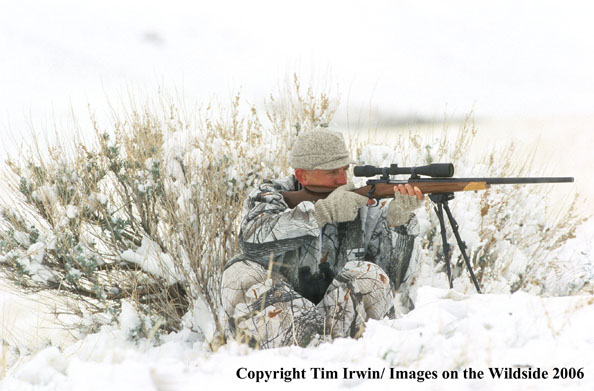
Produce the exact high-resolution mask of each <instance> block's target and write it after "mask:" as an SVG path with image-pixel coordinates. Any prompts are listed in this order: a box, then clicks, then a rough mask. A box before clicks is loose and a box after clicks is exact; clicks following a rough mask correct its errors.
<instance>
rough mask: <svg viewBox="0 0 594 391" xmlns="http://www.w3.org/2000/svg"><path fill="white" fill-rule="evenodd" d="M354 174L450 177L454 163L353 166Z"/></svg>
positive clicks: (359, 175) (365, 175)
mask: <svg viewBox="0 0 594 391" xmlns="http://www.w3.org/2000/svg"><path fill="white" fill-rule="evenodd" d="M353 172H354V174H355V176H358V177H370V176H375V175H384V176H388V175H407V174H410V175H412V176H413V177H416V176H418V175H425V176H430V177H435V178H450V177H452V176H454V165H453V164H452V163H432V164H428V165H426V166H418V167H398V164H392V165H390V167H376V166H370V165H366V166H355V168H354V170H353Z"/></svg>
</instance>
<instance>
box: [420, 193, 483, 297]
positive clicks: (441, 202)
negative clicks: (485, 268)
mask: <svg viewBox="0 0 594 391" xmlns="http://www.w3.org/2000/svg"><path fill="white" fill-rule="evenodd" d="M429 199H431V201H433V202H434V203H435V204H436V205H437V207H436V208H435V207H434V208H433V210H435V213H436V214H437V218H438V219H439V226H440V227H441V241H442V245H443V254H444V256H445V262H446V270H447V272H448V281H449V282H450V288H453V287H454V285H453V283H452V267H451V264H450V258H451V256H452V254H451V248H450V244H449V243H448V240H447V237H446V227H445V220H444V218H443V211H444V210H445V212H446V214H447V215H448V220H449V222H450V226H451V227H452V231H453V232H454V236H455V237H456V241H457V242H458V247H459V248H460V252H461V253H462V257H464V262H465V263H466V268H467V269H468V273H470V278H471V280H472V282H473V283H474V287H475V288H476V291H477V292H478V293H481V288H480V287H479V284H478V282H477V281H476V277H475V276H474V272H473V271H472V266H471V265H470V258H468V254H466V244H465V243H464V242H463V241H462V238H461V237H460V233H459V232H458V223H456V220H455V219H454V216H452V211H451V210H450V207H449V206H448V201H450V200H453V199H454V193H439V194H429Z"/></svg>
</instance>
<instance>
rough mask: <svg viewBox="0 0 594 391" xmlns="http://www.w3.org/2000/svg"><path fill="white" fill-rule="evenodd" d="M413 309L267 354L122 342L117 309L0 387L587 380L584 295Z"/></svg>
mask: <svg viewBox="0 0 594 391" xmlns="http://www.w3.org/2000/svg"><path fill="white" fill-rule="evenodd" d="M417 304H418V305H417V308H416V309H415V310H414V311H412V312H410V313H409V314H407V315H406V316H404V317H401V318H399V319H396V320H381V321H370V322H369V323H368V328H367V330H366V331H365V334H364V335H363V337H362V338H361V339H359V340H352V339H340V340H335V341H334V342H332V343H326V344H322V345H321V346H319V347H317V348H308V349H302V348H297V347H287V348H281V349H275V350H268V351H252V350H250V349H248V348H247V347H246V346H245V345H238V344H236V343H235V342H231V343H229V344H228V345H226V346H224V347H222V348H221V349H219V350H218V351H217V352H216V353H212V354H211V353H207V352H206V349H205V346H203V345H202V344H201V343H200V342H197V341H196V338H195V336H193V335H192V334H191V333H189V332H188V331H187V330H186V331H182V332H180V333H177V334H174V335H169V336H167V337H165V338H164V339H163V343H162V344H161V345H159V346H151V345H150V344H148V343H145V342H140V343H134V342H131V341H130V340H129V339H127V338H126V336H127V333H126V330H127V329H129V328H133V327H134V326H135V323H134V322H135V321H137V319H135V318H134V316H130V314H126V313H124V314H123V315H122V317H123V318H125V321H124V322H122V327H121V328H120V329H114V328H109V327H105V328H104V329H102V330H101V331H100V332H99V333H97V334H93V335H91V336H89V337H87V338H85V339H83V340H80V341H78V342H76V343H74V344H71V345H69V346H67V347H65V348H63V349H59V348H57V347H47V348H45V349H42V350H41V351H39V352H38V353H36V354H34V355H32V356H29V357H24V358H23V359H21V360H20V362H19V363H18V365H15V366H14V367H13V368H11V369H10V371H9V372H8V375H7V376H6V377H5V379H4V380H2V382H1V383H0V386H1V388H2V390H7V391H8V390H22V391H27V390H65V391H66V390H105V389H114V390H143V391H146V390H195V389H198V388H199V389H204V390H223V389H232V388H236V387H242V389H248V390H252V389H254V390H256V389H258V390H261V389H278V387H283V388H284V387H293V388H294V389H303V387H312V388H315V389H320V388H324V389H328V390H335V389H357V390H366V389H374V390H375V389H381V390H383V389H385V390H388V389H390V390H391V389H395V388H398V389H431V390H443V389H451V390H460V389H462V390H481V389H500V388H504V389H517V390H520V389H522V390H532V389H533V390H542V389H566V390H585V389H591V388H592V386H593V385H594V380H593V375H592V374H593V370H594V357H593V356H592V354H591V352H592V349H593V348H594V337H593V336H592V332H591V320H592V319H593V318H594V305H593V299H592V297H591V296H573V297H562V298H542V297H537V296H533V295H529V294H526V293H516V294H513V295H463V294H460V293H457V292H455V291H450V290H444V289H437V288H431V287H423V288H421V289H420V290H419V295H418V301H417ZM316 368H317V369H316ZM345 368H346V371H347V372H346V374H345ZM505 368H508V369H505ZM496 369H497V370H504V369H505V370H506V371H511V374H510V373H508V374H507V375H502V376H501V378H494V375H492V374H491V372H490V371H491V370H492V371H495V370H496ZM275 371H276V372H275ZM351 371H353V372H351ZM357 371H359V372H357ZM471 371H474V372H471ZM517 371H520V372H521V374H520V375H519V376H521V377H519V378H517V377H515V376H518V374H517V373H515V372H517ZM481 372H482V377H478V376H481V375H480V373H481ZM471 373H474V375H475V377H472V375H471ZM332 376H336V377H335V378H333V377H332ZM506 376H507V378H506ZM537 376H538V377H537ZM544 376H547V377H546V378H545V377H544ZM556 377H558V378H556Z"/></svg>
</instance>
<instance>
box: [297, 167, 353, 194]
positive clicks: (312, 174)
mask: <svg viewBox="0 0 594 391" xmlns="http://www.w3.org/2000/svg"><path fill="white" fill-rule="evenodd" d="M348 169H349V166H348V165H347V166H344V167H340V168H336V169H334V170H302V169H297V170H295V176H296V177H297V179H298V180H299V182H300V183H301V184H302V185H303V186H305V187H307V188H310V189H312V190H314V191H315V190H318V191H324V188H328V189H329V190H330V191H331V190H333V189H336V188H337V187H339V186H342V185H346V183H347V171H348Z"/></svg>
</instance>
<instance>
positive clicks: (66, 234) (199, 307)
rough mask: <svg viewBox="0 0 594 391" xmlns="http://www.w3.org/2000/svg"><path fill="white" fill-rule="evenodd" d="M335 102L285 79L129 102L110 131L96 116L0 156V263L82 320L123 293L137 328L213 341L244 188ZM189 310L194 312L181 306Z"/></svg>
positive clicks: (275, 172) (89, 320) (283, 168)
mask: <svg viewBox="0 0 594 391" xmlns="http://www.w3.org/2000/svg"><path fill="white" fill-rule="evenodd" d="M287 107H290V108H291V109H290V110H289V109H287ZM334 109H335V103H334V102H332V101H330V100H329V99H328V97H327V95H325V94H316V93H314V92H313V90H312V89H308V90H306V91H302V90H301V87H300V85H299V82H298V80H297V79H295V80H294V83H293V84H292V86H291V89H290V90H289V91H288V92H285V93H284V94H283V96H282V97H281V98H274V97H270V98H269V100H268V101H267V102H266V104H265V106H264V108H263V109H261V110H257V109H256V108H255V107H253V106H251V105H248V104H246V103H245V102H243V101H242V100H241V99H240V97H239V96H237V97H235V98H234V99H233V100H232V101H231V102H229V103H228V104H211V105H209V106H207V107H205V108H202V109H198V111H197V112H196V113H192V115H185V114H182V113H183V110H181V109H180V107H179V106H176V105H172V104H168V105H163V104H158V105H155V104H149V103H147V104H146V105H144V106H138V105H129V106H128V107H124V108H123V109H122V110H121V112H119V113H117V114H116V115H115V118H116V119H115V121H114V122H113V124H112V125H111V127H110V128H108V129H103V128H102V127H101V126H100V125H99V124H98V123H97V121H94V124H95V125H94V127H95V129H94V130H95V135H96V138H95V140H93V141H88V140H87V141H85V142H77V141H72V143H73V144H74V145H55V146H52V147H51V148H50V150H49V153H48V154H44V153H43V152H42V151H40V152H39V153H37V154H36V155H35V156H37V158H33V157H31V158H27V157H23V156H19V157H18V158H16V159H13V160H11V161H10V163H9V166H10V169H11V172H12V175H11V177H10V181H9V186H10V189H9V190H10V192H9V193H10V195H11V197H10V199H9V200H7V201H6V202H4V204H3V205H2V220H1V223H2V230H1V231H0V268H1V270H2V272H3V274H4V275H5V276H6V277H8V279H10V280H11V281H12V282H14V283H15V284H17V285H18V286H20V287H21V288H23V289H25V290H26V291H41V290H53V291H55V292H56V293H60V294H63V295H66V296H68V298H69V300H68V302H69V303H70V304H72V308H73V310H74V312H75V313H76V314H77V315H79V316H80V318H81V320H82V323H81V324H85V325H88V326H90V327H91V328H93V327H96V326H97V325H99V324H100V323H101V322H100V320H101V319H104V320H105V319H107V321H108V322H110V321H115V320H116V319H117V316H118V314H119V312H120V310H121V303H122V301H123V300H126V301H127V302H133V303H135V305H136V308H137V309H138V311H139V312H140V314H139V315H141V317H142V318H143V319H145V320H146V319H150V321H143V322H141V323H139V324H140V326H142V327H144V329H143V330H140V329H138V330H135V337H138V336H142V335H144V336H155V335H158V334H156V333H155V330H159V329H163V330H166V331H167V330H176V329H179V328H181V327H182V325H183V324H184V323H187V324H188V325H189V326H191V327H193V328H195V329H196V330H197V331H198V332H200V333H202V334H203V335H204V336H207V337H208V340H209V342H210V343H212V344H213V346H212V347H213V348H215V347H216V346H217V345H218V344H219V343H220V342H221V341H220V340H218V338H220V337H217V336H222V335H223V325H222V324H221V322H220V313H219V311H220V305H219V300H220V298H219V282H220V277H221V273H222V268H223V266H224V264H225V262H226V261H227V260H228V259H230V258H231V257H232V256H233V255H235V254H236V253H237V252H238V251H239V249H238V240H237V232H238V217H240V213H241V209H242V203H243V200H244V198H245V193H246V190H247V189H248V188H249V187H250V186H251V185H253V184H254V183H256V182H259V181H261V180H262V178H268V177H274V176H281V175H286V174H287V163H286V161H287V150H288V148H289V146H290V143H291V141H292V139H293V138H294V137H295V136H296V135H297V133H298V132H299V131H301V130H303V129H310V128H312V127H316V126H327V123H328V121H329V119H330V118H331V116H332V114H333V111H334ZM263 123H266V126H264V125H263ZM69 150H73V151H74V153H73V154H69V153H68V151H69ZM41 156H47V157H41ZM190 310H194V312H199V313H198V314H196V313H194V314H193V315H192V314H190V315H186V316H185V317H184V315H185V314H187V313H188V311H190ZM106 314H108V315H109V316H108V317H106V316H105V315H106ZM147 317H148V318H147ZM213 325H214V330H215V331H213Z"/></svg>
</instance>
